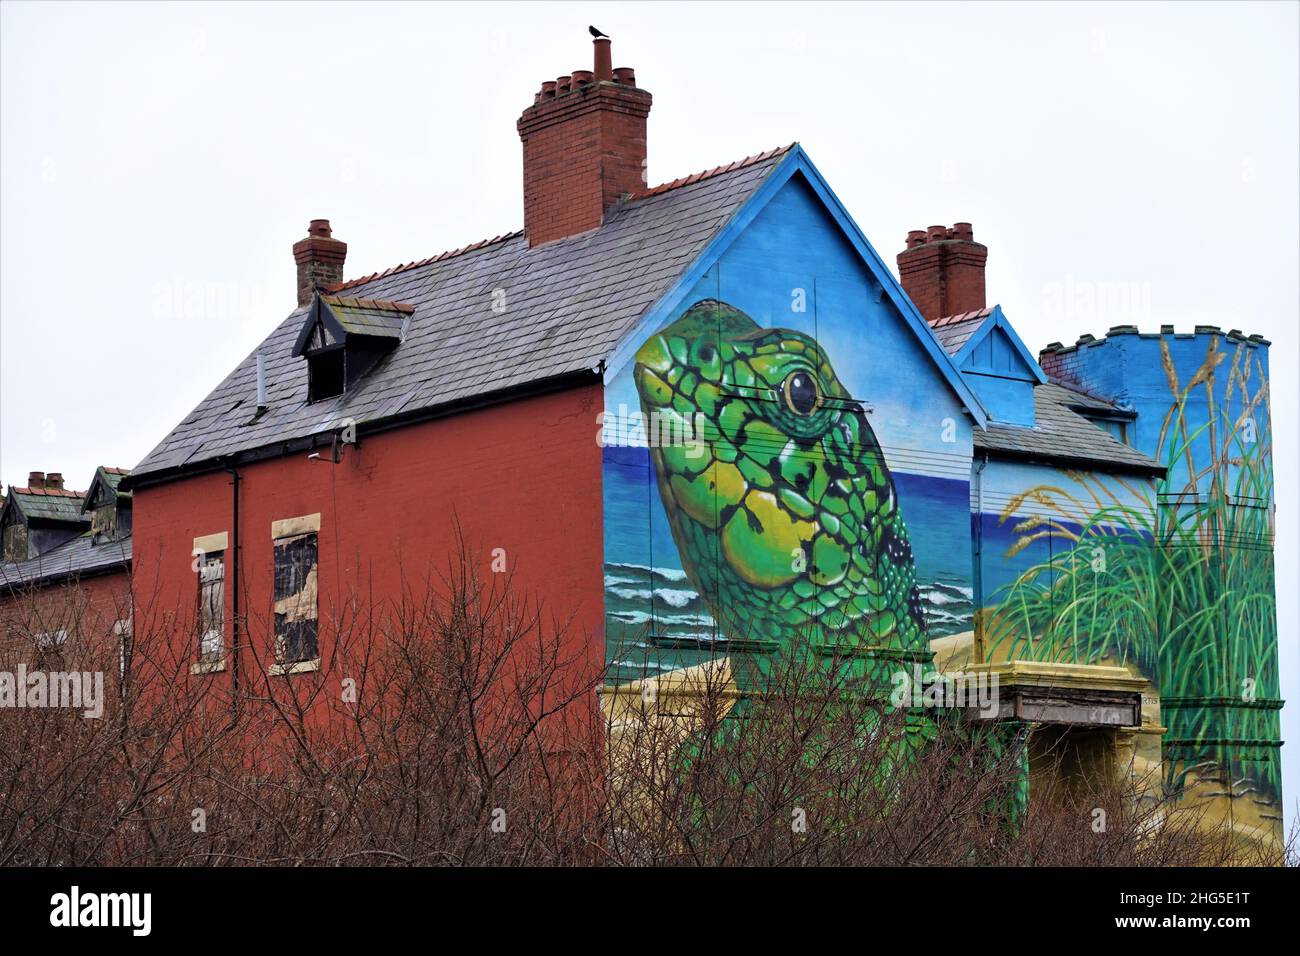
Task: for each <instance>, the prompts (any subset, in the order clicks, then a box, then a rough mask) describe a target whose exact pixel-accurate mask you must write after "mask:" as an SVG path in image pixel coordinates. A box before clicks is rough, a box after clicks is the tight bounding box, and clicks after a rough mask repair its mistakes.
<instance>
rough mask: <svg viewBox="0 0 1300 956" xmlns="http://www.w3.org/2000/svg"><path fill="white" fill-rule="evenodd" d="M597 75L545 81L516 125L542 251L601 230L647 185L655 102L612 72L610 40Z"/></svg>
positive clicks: (629, 77) (599, 42)
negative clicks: (622, 200)
mask: <svg viewBox="0 0 1300 956" xmlns="http://www.w3.org/2000/svg"><path fill="white" fill-rule="evenodd" d="M594 46H595V57H594V63H593V69H592V70H590V71H589V70H574V71H573V73H572V74H570V75H568V76H561V77H560V78H559V79H556V80H547V81H545V82H544V83H542V88H541V90H540V91H538V93H537V94H536V96H534V97H533V105H532V106H530V107H528V109H526V110H524V112H523V115H521V116H520V117H519V122H518V123H517V124H516V126H517V128H518V130H519V138H520V139H521V140H523V144H524V234H525V235H526V236H527V237H528V244H529V245H530V246H536V245H538V244H540V243H543V242H550V241H552V240H554V239H563V238H564V237H565V236H574V235H577V234H578V233H580V232H586V231H587V230H589V229H596V228H598V227H599V226H600V224H601V222H602V221H603V220H604V217H605V212H606V211H607V210H608V209H609V207H610V206H612V205H613V204H614V203H616V202H617V201H618V200H619V197H620V196H623V195H624V194H626V193H630V192H633V191H635V190H637V189H640V188H641V187H643V186H644V185H645V163H646V118H647V117H648V116H649V115H650V103H651V96H650V94H649V93H647V92H646V91H645V90H643V89H640V88H638V87H637V85H636V74H635V73H634V72H633V71H632V70H631V69H629V68H627V67H619V68H618V69H614V68H613V67H612V66H611V63H612V62H613V61H612V59H611V55H610V42H609V38H608V37H598V38H597V39H596V41H595V44H594Z"/></svg>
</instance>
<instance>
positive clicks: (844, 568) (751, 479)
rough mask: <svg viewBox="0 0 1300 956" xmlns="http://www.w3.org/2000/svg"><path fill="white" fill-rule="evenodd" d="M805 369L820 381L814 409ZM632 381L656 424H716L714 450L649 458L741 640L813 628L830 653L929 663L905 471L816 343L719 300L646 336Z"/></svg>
mask: <svg viewBox="0 0 1300 956" xmlns="http://www.w3.org/2000/svg"><path fill="white" fill-rule="evenodd" d="M796 375H803V376H806V377H808V378H811V380H812V382H813V383H815V389H816V399H815V404H813V405H812V406H811V407H809V403H808V401H807V398H806V395H807V391H806V389H805V393H804V394H805V400H804V402H803V404H802V407H799V403H798V402H797V398H798V395H797V394H795V395H793V396H792V384H791V383H792V382H795V381H796V380H795V378H794V377H795V376H796ZM635 377H636V385H637V390H638V391H639V393H640V396H641V407H642V411H643V413H644V414H645V416H646V418H647V420H653V419H652V416H658V419H659V421H660V422H661V423H662V422H664V421H665V420H667V421H671V420H672V417H673V416H676V417H677V419H678V420H680V421H681V422H683V423H685V424H686V425H687V426H688V427H689V426H690V425H693V424H695V423H699V424H702V425H703V432H704V434H703V435H702V436H701V435H699V434H698V432H699V429H698V428H697V429H696V437H697V438H701V437H702V438H703V453H702V454H701V453H699V452H700V451H701V449H700V447H699V446H698V445H697V446H696V447H694V448H692V447H691V446H690V445H689V444H682V445H671V444H664V443H662V442H661V443H660V444H659V445H658V446H657V447H653V448H652V450H651V453H652V456H653V458H654V464H655V474H656V476H657V478H658V483H659V492H660V495H661V496H662V498H663V503H664V508H665V510H666V512H667V514H668V520H669V523H670V525H671V527H672V531H673V538H674V540H675V541H676V543H677V550H678V552H679V554H680V555H681V558H682V562H683V565H684V568H685V570H686V573H687V574H688V576H689V577H690V579H691V581H692V582H693V583H694V585H695V586H696V588H697V589H698V590H699V593H700V595H701V597H702V598H703V600H704V601H705V602H706V603H707V604H708V605H709V607H710V610H711V611H712V612H713V615H714V618H715V619H716V620H718V621H720V622H726V624H728V625H731V624H732V622H742V623H743V625H744V627H745V628H746V630H747V633H745V634H744V635H736V634H730V635H728V636H729V637H730V638H731V639H732V641H733V643H736V644H739V645H741V646H747V645H748V643H749V642H750V641H757V642H759V644H760V645H765V646H767V647H769V648H770V647H779V646H788V643H789V641H790V640H791V638H792V637H793V636H794V635H811V637H812V639H813V641H814V643H815V644H817V645H820V646H821V647H822V648H823V652H824V653H826V654H828V655H829V654H832V653H834V654H840V655H852V656H855V657H859V658H866V659H884V660H891V661H894V662H898V661H911V660H924V661H928V660H929V659H930V655H929V645H928V642H927V640H926V634H925V620H924V617H923V615H922V612H921V606H920V600H919V597H918V595H917V590H916V570H915V567H914V565H913V561H912V547H911V544H910V543H909V542H908V536H907V526H906V524H905V523H904V521H903V514H902V511H901V509H900V507H899V502H898V496H897V494H896V493H895V490H894V482H893V478H892V477H891V475H890V473H889V468H888V467H887V465H886V464H885V458H884V455H883V454H882V452H881V450H880V444H879V443H878V442H877V441H876V436H875V434H874V433H873V432H872V430H871V425H870V423H869V422H868V421H867V417H866V414H865V413H864V412H863V410H862V408H861V406H860V405H858V404H857V403H856V402H854V401H853V399H852V398H851V396H850V395H849V394H848V392H847V391H846V390H845V388H844V386H843V385H842V384H841V383H840V380H839V378H838V377H837V376H836V374H835V370H834V369H833V368H832V367H831V364H830V361H829V360H828V359H827V357H826V355H825V353H824V352H822V350H821V348H820V347H819V346H818V345H817V343H816V342H815V341H814V340H813V339H812V338H810V337H809V336H807V335H805V334H803V333H802V332H796V331H792V330H790V329H764V328H761V327H759V326H758V325H757V324H756V323H755V322H754V321H753V320H752V319H750V318H749V317H748V316H747V315H745V314H744V313H743V312H740V311H739V310H737V309H734V308H732V307H731V306H728V305H726V304H724V303H721V302H716V301H713V300H706V301H703V302H698V303H696V304H695V305H694V306H692V307H691V308H690V309H689V310H688V311H687V312H686V313H685V314H684V315H683V316H682V317H681V318H680V319H678V320H677V321H676V322H674V323H673V324H672V325H670V326H668V327H667V328H666V329H664V330H663V331H662V332H660V333H658V334H657V335H654V336H652V337H651V338H650V339H649V340H647V341H646V342H645V344H644V345H642V346H641V348H640V350H638V352H637V354H636V367H635ZM808 378H805V379H803V380H802V381H803V382H804V384H805V385H806V384H807V381H808ZM697 416H699V417H697ZM693 454H694V457H692V455H693ZM762 656H766V655H762Z"/></svg>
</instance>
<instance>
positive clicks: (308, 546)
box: [275, 531, 320, 664]
mask: <svg viewBox="0 0 1300 956" xmlns="http://www.w3.org/2000/svg"><path fill="white" fill-rule="evenodd" d="M319 656H320V649H319V644H318V642H317V635H316V532H314V531H310V532H307V533H306V534H295V535H291V536H289V537H284V538H276V539H275V657H276V661H277V662H278V663H280V664H297V663H299V662H301V661H314V660H316V659H317V658H318V657H319Z"/></svg>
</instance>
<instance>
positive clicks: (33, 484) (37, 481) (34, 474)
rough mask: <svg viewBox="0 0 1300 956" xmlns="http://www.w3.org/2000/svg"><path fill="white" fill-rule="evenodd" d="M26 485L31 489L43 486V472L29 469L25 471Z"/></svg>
mask: <svg viewBox="0 0 1300 956" xmlns="http://www.w3.org/2000/svg"><path fill="white" fill-rule="evenodd" d="M27 487H28V488H32V489H37V488H44V487H45V472H43V471H30V472H28V473H27Z"/></svg>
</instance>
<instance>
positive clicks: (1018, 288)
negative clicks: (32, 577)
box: [0, 0, 1300, 819]
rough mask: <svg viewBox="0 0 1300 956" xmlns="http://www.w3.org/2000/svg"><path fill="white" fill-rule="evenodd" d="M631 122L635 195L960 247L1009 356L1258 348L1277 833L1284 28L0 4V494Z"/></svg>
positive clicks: (884, 246)
mask: <svg viewBox="0 0 1300 956" xmlns="http://www.w3.org/2000/svg"><path fill="white" fill-rule="evenodd" d="M592 23H594V24H596V25H597V26H598V27H600V28H601V29H602V30H604V31H605V32H606V33H608V34H610V35H611V36H612V37H613V50H614V65H615V66H623V65H628V66H632V67H634V68H635V69H636V75H637V81H638V85H640V86H642V87H644V88H647V89H649V90H650V91H651V92H652V93H653V95H654V107H653V111H652V112H651V115H650V121H649V181H650V182H651V183H652V184H653V183H658V182H666V181H668V180H671V179H674V178H676V177H678V176H682V175H685V174H688V173H692V172H696V171H698V170H701V169H706V168H711V167H713V166H716V165H719V164H722V163H727V162H730V161H732V160H734V159H737V158H740V157H743V156H747V155H750V154H752V153H756V152H760V151H762V150H766V149H769V148H771V147H775V146H782V145H785V144H788V143H790V142H792V141H796V140H797V141H799V142H800V143H802V144H803V146H804V148H805V149H806V150H807V151H808V153H809V155H810V156H811V157H812V159H813V161H814V162H815V163H816V164H817V166H818V168H819V169H820V170H821V171H822V173H823V174H824V175H825V177H826V178H827V180H828V181H829V183H830V184H831V186H832V188H833V189H834V190H835V191H836V193H837V195H838V196H839V197H840V199H841V200H842V201H843V203H844V204H845V206H846V207H847V208H848V210H849V212H850V213H851V214H852V215H853V217H854V218H855V219H856V221H857V223H858V225H859V226H861V227H862V229H863V230H864V232H865V233H866V235H867V237H868V238H869V239H870V240H871V242H872V244H873V245H874V246H875V247H876V249H877V251H878V252H879V253H880V254H881V256H882V257H883V258H884V259H885V261H886V262H889V263H891V265H892V263H893V260H894V256H895V255H896V253H897V252H898V251H899V250H900V249H901V248H902V246H903V240H904V237H905V236H906V234H907V232H908V230H910V229H919V228H924V227H926V226H928V225H931V224H935V223H942V224H951V223H953V222H958V221H968V222H972V223H974V226H975V237H976V239H977V240H979V241H981V242H983V243H985V244H986V245H987V246H988V247H989V258H988V269H987V281H988V298H989V302H990V303H994V302H997V303H1001V305H1002V307H1003V310H1004V311H1005V313H1006V314H1007V316H1008V318H1010V319H1011V321H1012V322H1013V323H1014V324H1015V326H1016V328H1017V330H1018V331H1019V332H1020V334H1021V336H1022V337H1023V338H1024V340H1025V342H1026V344H1027V345H1028V346H1029V348H1030V350H1031V351H1032V352H1035V353H1036V352H1037V350H1038V349H1039V348H1040V347H1041V346H1043V345H1045V344H1047V343H1048V342H1051V341H1063V342H1066V343H1069V342H1072V341H1074V339H1075V338H1077V336H1079V335H1080V334H1082V333H1085V332H1088V333H1091V334H1093V335H1098V336H1100V335H1101V334H1103V333H1104V332H1105V331H1106V329H1107V328H1109V327H1110V326H1113V325H1121V324H1135V325H1138V326H1139V328H1141V329H1142V330H1143V331H1156V330H1158V328H1159V326H1160V325H1161V324H1172V325H1174V326H1176V327H1177V329H1178V330H1180V331H1190V330H1191V329H1192V327H1193V326H1194V325H1198V324H1210V325H1218V326H1221V327H1222V328H1224V329H1232V328H1239V329H1242V330H1243V331H1245V332H1247V333H1259V334H1261V335H1263V336H1264V337H1265V338H1267V339H1269V340H1270V341H1271V342H1272V343H1273V345H1272V348H1271V350H1270V352H1271V354H1270V363H1271V368H1272V379H1273V391H1272V410H1273V420H1274V445H1275V470H1276V476H1275V483H1276V489H1277V519H1278V534H1277V542H1278V543H1277V574H1278V581H1279V588H1278V618H1279V632H1280V635H1281V640H1280V653H1281V666H1282V675H1283V678H1282V680H1283V683H1282V692H1283V696H1284V697H1287V698H1289V699H1290V700H1291V702H1292V703H1291V704H1290V705H1289V706H1288V707H1287V708H1286V709H1285V710H1284V712H1283V737H1284V738H1286V739H1289V740H1291V741H1292V742H1293V743H1292V745H1291V746H1290V747H1287V748H1284V749H1283V758H1284V790H1285V793H1286V802H1287V807H1288V811H1289V814H1290V815H1291V819H1295V817H1294V814H1295V812H1296V810H1297V808H1298V807H1300V800H1298V798H1300V733H1298V732H1297V731H1298V730H1300V643H1298V638H1297V633H1298V632H1297V605H1296V602H1297V590H1298V589H1297V588H1296V587H1295V585H1296V583H1297V581H1298V580H1300V566H1298V565H1297V557H1298V548H1297V543H1298V542H1300V528H1298V527H1297V512H1296V507H1297V503H1298V501H1300V497H1298V496H1297V494H1296V492H1297V485H1298V482H1300V475H1298V471H1297V469H1298V467H1300V461H1298V459H1297V437H1300V422H1298V421H1297V414H1298V413H1297V408H1298V407H1300V395H1298V384H1300V375H1297V360H1298V359H1300V346H1298V340H1300V278H1298V275H1300V40H1298V39H1297V38H1298V37H1300V5H1297V4H1295V3H1280V2H1279V3H1254V4H1248V3H1234V4H1223V5H1220V4H1213V3H1185V4H1180V3H1164V4H1145V5H1139V4H1131V5H1130V4H1114V5H1111V4H1104V3H1092V2H1088V3H1081V4H1067V3H1056V4H1043V5H1021V4H1014V3H999V4H980V3H958V4H953V5H946V4H937V3H926V4H917V5H892V4H879V5H876V4H872V5H866V4H863V5H857V4H850V3H832V4H827V5H817V4H810V3H798V4H792V5H786V4H782V3H752V4H740V3H731V4H709V3H703V2H692V3H687V4H682V5H673V4H666V3H653V4H634V3H604V4H561V3H525V4H521V5H514V4H467V5H456V4H428V5H424V4H413V3H412V4H391V5H386V4H380V3H361V4H355V5H354V4H349V3H319V4H314V5H307V4H300V3H294V4H285V5H276V4H233V3H232V4H215V5H204V4H189V3H187V4H176V5H168V4H163V3H147V4H139V5H129V4H113V3H101V2H96V3H90V4H84V5H83V4H77V3H21V2H17V0H10V2H5V3H3V4H0V480H2V481H3V482H4V483H5V484H6V485H8V484H23V483H25V479H26V476H27V473H28V472H29V471H32V470H41V471H61V472H62V473H63V474H64V475H65V476H66V481H67V483H68V484H69V486H74V487H76V488H79V489H80V488H84V487H85V486H86V485H87V484H88V483H89V481H90V478H91V475H92V473H93V471H94V468H95V466H96V465H100V464H105V465H117V466H123V467H130V466H131V465H134V464H135V463H136V462H137V461H139V460H140V459H141V458H143V457H144V455H145V454H146V453H147V452H148V451H149V450H150V449H151V448H152V447H153V446H154V445H155V444H156V443H157V442H158V441H160V440H161V439H162V438H163V436H164V435H166V433H167V432H168V431H169V430H170V429H171V428H172V427H173V426H175V425H176V424H177V423H179V422H180V421H181V419H182V418H183V417H184V416H185V415H186V414H187V413H188V412H189V411H190V409H192V408H193V407H194V406H195V405H196V404H197V403H198V402H199V400H200V399H202V398H203V397H204V395H206V394H207V392H208V391H209V390H210V389H211V388H212V387H213V386H214V385H216V384H217V383H218V382H219V381H220V380H221V379H222V377H223V376H224V375H225V374H226V373H227V372H228V371H230V370H231V369H232V368H233V367H234V366H235V365H236V364H237V363H238V362H239V361H240V360H241V359H242V358H243V357H244V356H245V355H247V354H248V353H249V352H250V351H252V350H253V348H254V347H255V346H256V345H257V344H258V343H259V342H260V341H261V339H262V338H263V336H264V335H265V334H266V333H268V332H269V331H270V330H271V329H273V328H274V327H275V326H276V325H277V324H278V323H279V322H280V321H281V320H282V319H283V318H284V316H285V315H286V314H287V313H288V312H289V311H291V310H292V308H293V306H294V279H295V273H294V265H293V262H292V255H291V252H290V247H291V246H292V244H293V242H294V241H295V240H297V239H300V238H302V237H303V236H304V235H305V234H306V226H307V223H308V220H310V219H313V218H327V219H329V220H330V221H331V222H332V223H333V226H334V231H335V232H334V234H335V236H336V237H338V238H340V239H343V240H344V241H346V242H347V243H348V258H347V270H346V274H347V276H348V277H353V276H359V275H364V274H366V273H369V272H373V271H376V270H380V269H384V268H387V267H389V266H391V265H394V264H397V263H400V262H408V261H411V260H413V259H420V258H425V257H427V256H430V255H433V254H435V253H438V252H441V251H443V250H446V249H452V248H457V247H460V246H463V245H466V244H467V243H470V242H474V241H476V240H479V239H485V238H489V237H492V236H496V235H498V234H501V233H505V232H510V231H512V230H515V229H518V228H519V227H520V226H521V224H522V217H523V210H522V187H521V160H520V146H519V139H518V134H517V133H516V130H515V120H516V119H517V117H518V116H519V114H520V112H521V111H522V110H523V109H524V108H525V107H527V106H528V105H530V104H531V103H532V98H533V93H534V92H535V91H536V90H537V89H538V88H539V87H540V84H541V82H542V80H545V79H553V78H555V77H556V76H558V75H561V74H567V73H570V72H571V71H572V70H574V69H590V63H591V44H590V37H589V36H588V34H587V31H586V28H587V25H588V24H592Z"/></svg>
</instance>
